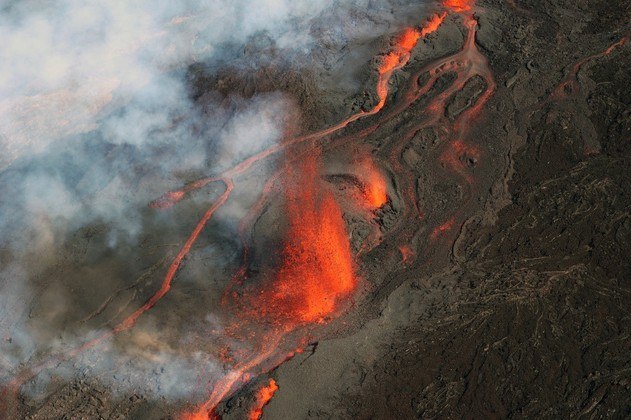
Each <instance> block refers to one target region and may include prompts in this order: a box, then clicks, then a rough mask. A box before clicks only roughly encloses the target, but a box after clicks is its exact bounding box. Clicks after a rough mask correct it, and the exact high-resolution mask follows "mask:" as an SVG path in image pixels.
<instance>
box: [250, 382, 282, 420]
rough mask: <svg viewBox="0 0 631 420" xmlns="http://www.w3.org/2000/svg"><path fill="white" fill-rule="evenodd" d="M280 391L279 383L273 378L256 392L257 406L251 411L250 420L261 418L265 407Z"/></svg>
mask: <svg viewBox="0 0 631 420" xmlns="http://www.w3.org/2000/svg"><path fill="white" fill-rule="evenodd" d="M276 391H278V384H276V381H275V380H273V379H270V380H269V384H267V385H265V386H264V387H262V388H261V389H259V390H258V392H257V393H256V406H255V407H254V408H253V409H252V411H250V420H259V419H260V418H261V416H262V415H263V407H265V405H267V403H268V402H270V400H271V399H272V397H273V396H274V394H275V393H276Z"/></svg>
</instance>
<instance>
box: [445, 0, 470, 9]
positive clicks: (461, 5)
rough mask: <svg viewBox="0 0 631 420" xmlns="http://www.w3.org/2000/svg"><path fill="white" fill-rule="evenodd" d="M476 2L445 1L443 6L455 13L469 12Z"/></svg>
mask: <svg viewBox="0 0 631 420" xmlns="http://www.w3.org/2000/svg"><path fill="white" fill-rule="evenodd" d="M474 3H475V1H474V0H444V1H443V5H444V6H445V7H448V8H450V9H451V10H453V11H454V12H467V11H469V10H471V8H472V7H473V4H474Z"/></svg>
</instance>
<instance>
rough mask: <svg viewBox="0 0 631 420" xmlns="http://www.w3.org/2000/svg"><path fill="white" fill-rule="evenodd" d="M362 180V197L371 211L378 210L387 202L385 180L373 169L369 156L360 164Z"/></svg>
mask: <svg viewBox="0 0 631 420" xmlns="http://www.w3.org/2000/svg"><path fill="white" fill-rule="evenodd" d="M360 167H361V170H362V176H363V178H364V195H365V197H366V201H367V204H368V206H369V207H370V208H371V209H378V208H380V207H382V206H383V205H384V204H386V202H388V193H387V186H386V180H385V178H384V177H383V174H382V173H381V171H379V169H377V168H376V167H375V164H374V163H373V161H372V159H371V158H370V156H368V157H367V158H366V159H364V160H363V161H361V162H360Z"/></svg>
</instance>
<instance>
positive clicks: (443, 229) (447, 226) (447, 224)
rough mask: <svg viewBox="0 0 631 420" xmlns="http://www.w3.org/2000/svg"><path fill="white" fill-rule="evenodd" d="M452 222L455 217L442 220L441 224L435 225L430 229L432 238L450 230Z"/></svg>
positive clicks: (452, 225)
mask: <svg viewBox="0 0 631 420" xmlns="http://www.w3.org/2000/svg"><path fill="white" fill-rule="evenodd" d="M454 223H456V219H455V217H452V218H451V219H449V220H447V221H446V222H444V223H443V224H442V225H440V226H438V227H436V228H435V229H434V230H433V231H432V239H436V238H437V237H438V235H440V234H442V233H445V232H448V231H450V230H451V229H452V228H453V227H454Z"/></svg>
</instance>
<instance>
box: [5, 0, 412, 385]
mask: <svg viewBox="0 0 631 420" xmlns="http://www.w3.org/2000/svg"><path fill="white" fill-rule="evenodd" d="M400 3H404V4H400ZM410 3H412V2H410ZM414 3H417V2H414ZM393 4H395V5H396V6H397V8H398V9H397V10H398V11H400V13H402V14H403V15H404V16H412V17H413V18H418V17H419V16H420V11H421V10H423V9H422V6H421V5H419V4H411V5H408V4H407V2H402V1H395V0H391V1H388V0H381V1H377V0H321V1H312V0H211V1H200V0H184V1H176V2H173V1H170V2H165V1H162V2H156V1H150V0H139V1H127V0H110V1H105V2H104V1H95V0H88V1H85V0H61V1H56V2H47V1H44V0H21V1H15V2H12V3H9V4H8V5H5V6H0V39H1V40H2V44H3V46H2V48H0V308H1V309H0V333H2V341H1V343H0V354H2V356H1V357H0V373H1V378H0V379H1V380H9V379H10V378H11V377H12V375H14V374H15V373H16V372H17V370H18V369H19V365H20V364H21V363H29V362H32V361H34V360H39V358H41V357H42V356H43V355H45V354H50V353H51V352H54V351H56V350H64V349H68V348H70V347H72V346H73V345H76V344H77V343H80V342H82V341H83V338H81V339H80V338H77V337H76V335H75V334H60V335H55V334H51V335H50V336H42V335H41V333H40V332H39V330H37V331H35V330H33V329H32V328H30V327H29V325H28V316H29V311H30V310H31V308H32V306H33V305H43V304H45V303H46V302H42V301H41V300H42V298H41V296H42V289H46V287H48V286H47V282H46V281H45V279H44V280H43V279H42V278H41V277H42V276H47V275H49V274H48V273H50V267H51V266H53V265H54V264H55V263H56V258H59V255H60V254H59V252H60V251H59V250H58V248H59V246H60V244H62V243H63V242H64V241H66V240H67V239H68V237H69V235H72V233H73V232H75V231H76V230H77V229H79V228H81V227H83V226H86V225H88V224H91V223H100V224H104V225H106V226H108V229H109V230H110V235H109V240H108V242H107V244H106V246H108V247H110V248H112V249H113V248H116V247H119V246H121V245H122V244H127V245H129V246H134V244H136V241H137V239H138V235H140V234H141V233H142V231H143V228H144V227H143V222H142V217H141V212H142V211H144V210H143V209H145V207H146V204H147V203H148V202H149V201H150V200H151V199H154V198H156V197H157V196H159V195H160V194H162V193H163V192H164V191H166V190H168V189H170V188H173V187H176V186H179V185H180V184H181V182H182V179H181V178H180V177H178V176H177V175H176V173H177V171H180V170H182V169H183V170H186V171H189V173H200V174H207V173H209V172H217V171H218V170H220V169H222V168H225V167H226V166H228V165H229V164H230V163H233V162H235V161H238V160H239V159H242V158H243V157H245V156H249V155H251V154H252V153H254V152H256V151H258V150H261V149H262V148H264V147H266V146H269V145H270V144H272V143H273V142H275V141H278V140H279V139H280V138H281V136H282V135H283V127H284V125H285V124H286V120H287V118H293V114H292V111H291V109H292V108H294V107H293V105H292V102H291V98H288V97H287V96H286V95H283V94H280V93H271V94H265V95H257V96H255V97H253V98H249V99H245V98H242V97H239V96H238V95H237V94H235V95H234V96H231V97H229V98H223V97H221V95H219V94H217V93H213V92H208V94H207V98H206V99H207V100H206V102H205V103H204V105H203V106H201V105H199V104H196V103H195V102H194V101H192V100H191V98H190V90H189V86H188V84H187V77H186V75H187V72H186V70H187V66H188V65H190V64H192V63H196V62H203V63H212V65H213V66H214V67H215V68H221V67H222V66H223V65H225V64H231V63H232V62H234V61H235V59H236V58H237V57H238V55H239V54H241V51H242V50H243V46H244V45H246V44H248V45H255V46H256V45H257V43H256V40H257V39H262V38H265V39H266V40H270V42H272V44H273V45H274V48H275V49H276V51H280V55H281V56H284V57H287V60H286V61H287V63H288V64H291V65H294V66H300V65H305V66H316V65H320V66H321V67H320V70H322V71H324V69H326V68H331V66H335V65H336V64H335V63H337V62H339V59H337V60H330V58H331V57H330V55H333V56H335V57H343V56H345V55H347V54H349V51H348V48H347V45H348V44H349V43H351V42H356V43H358V44H362V43H367V42H369V41H370V40H373V39H375V38H377V37H379V36H380V35H383V34H384V33H389V32H392V31H395V30H397V29H398V27H397V25H400V24H402V23H403V24H406V23H409V22H408V21H405V20H401V19H400V18H401V16H395V15H394V14H393V11H392V8H393ZM323 44H325V45H328V47H329V50H328V51H330V53H329V56H319V58H318V60H319V62H316V61H313V60H312V61H310V60H309V59H307V58H308V57H310V53H312V52H313V51H314V50H315V49H317V48H320V47H321V46H322V45H323ZM297 58H301V59H297ZM259 59H260V60H261V62H263V61H264V60H265V56H264V55H261V56H260V58H259ZM341 62H344V61H341ZM331 63H333V64H331ZM256 64H257V63H250V65H251V66H254V67H255V66H256ZM337 66H338V68H339V67H341V64H339V63H338V64H337ZM341 83H347V81H342V82H341ZM217 156H219V157H220V158H217ZM163 222H164V223H168V221H163ZM33 261H35V262H36V264H33ZM53 295H54V294H53ZM46 296H48V294H46ZM54 300H55V305H53V306H54V307H56V308H60V309H59V311H63V308H64V307H65V306H66V305H69V304H70V301H71V300H72V298H71V297H68V296H63V295H59V296H57V295H55V299H54ZM53 309H54V308H53ZM53 309H51V311H52V312H54V310H53ZM96 332H97V331H82V332H80V333H77V334H80V335H83V337H87V336H91V335H95V333H96ZM154 333H155V336H154V338H155V337H158V338H159V334H160V333H159V332H158V331H154ZM109 347H110V352H108V354H109V356H108V357H105V356H103V352H100V354H99V353H98V352H89V354H87V355H85V356H82V357H81V359H82V360H84V359H85V360H87V359H90V362H87V361H85V360H84V362H77V363H85V364H89V365H90V366H91V367H92V369H93V371H94V372H96V373H102V372H110V370H111V369H113V366H126V368H125V369H126V371H127V375H128V381H127V382H125V381H118V380H116V382H117V383H118V384H119V385H120V384H122V385H121V386H124V384H125V383H127V384H129V387H131V388H136V387H138V386H139V384H142V385H143V386H144V387H145V388H147V387H148V388H149V389H148V390H147V392H151V393H153V394H155V395H168V396H174V397H179V396H182V395H183V393H190V392H191V389H190V388H189V387H187V386H183V385H182V383H183V382H182V378H188V379H189V380H190V378H191V377H193V376H194V375H193V373H194V372H196V371H198V370H199V369H200V366H205V369H206V371H207V372H208V373H210V374H212V373H213V372H219V371H220V370H221V369H220V367H219V365H218V363H217V362H216V361H214V360H210V359H209V358H208V357H207V356H206V355H204V354H201V353H199V352H197V353H189V354H183V353H181V352H180V351H179V350H178V349H175V348H171V347H166V348H155V349H154V352H153V354H152V355H151V357H149V356H147V357H144V356H142V357H138V355H139V353H141V350H138V351H137V352H134V351H133V349H132V351H130V350H129V349H126V351H125V353H124V354H123V353H117V351H116V348H115V347H116V346H115V345H114V344H113V343H110V344H109ZM141 347H142V346H139V347H138V349H140V348H141ZM142 348H144V347H142ZM150 359H151V360H154V361H155V360H158V361H161V360H162V361H164V360H168V361H169V369H170V371H169V372H168V374H167V375H163V376H161V378H163V379H162V380H161V381H158V382H155V381H153V382H152V381H149V380H147V377H146V374H145V373H146V372H147V371H150V370H151V369H154V368H155V364H152V363H148V362H146V363H145V362H143V361H145V360H150ZM133 360H135V361H133ZM130 364H133V366H130ZM71 365H72V364H71ZM95 366H96V367H95ZM66 369H67V371H66V372H65V373H66V375H67V376H68V377H71V376H72V375H73V374H74V369H73V368H69V367H68V368H66ZM56 374H63V372H56ZM189 375H190V376H189ZM119 378H120V376H119ZM45 379H46V377H45V375H42V376H41V377H40V381H39V382H42V383H43V384H44V385H45V382H46V381H45ZM39 382H35V383H34V384H32V385H31V386H30V388H29V389H31V388H32V389H31V390H32V391H35V388H37V384H38V383H39ZM176 385H177V386H176Z"/></svg>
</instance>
